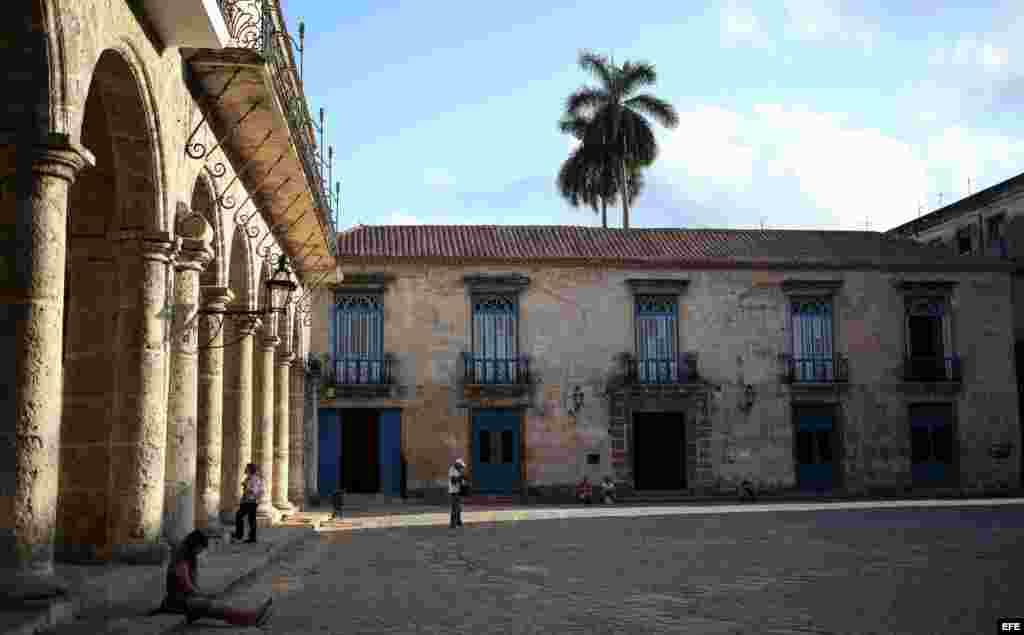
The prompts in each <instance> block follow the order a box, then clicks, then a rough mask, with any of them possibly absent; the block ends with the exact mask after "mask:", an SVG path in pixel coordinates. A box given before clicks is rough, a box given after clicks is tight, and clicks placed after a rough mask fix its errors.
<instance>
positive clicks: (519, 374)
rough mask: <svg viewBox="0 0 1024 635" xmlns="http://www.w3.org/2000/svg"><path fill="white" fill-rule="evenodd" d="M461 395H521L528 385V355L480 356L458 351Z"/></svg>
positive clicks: (491, 396)
mask: <svg viewBox="0 0 1024 635" xmlns="http://www.w3.org/2000/svg"><path fill="white" fill-rule="evenodd" d="M462 369H463V370H462V385H463V396H464V397H465V398H466V399H470V400H476V399H484V398H502V397H521V396H523V395H525V394H526V393H527V392H528V391H529V389H530V386H531V376H530V357H529V356H528V355H514V356H512V357H483V356H479V355H474V354H473V353H463V354H462Z"/></svg>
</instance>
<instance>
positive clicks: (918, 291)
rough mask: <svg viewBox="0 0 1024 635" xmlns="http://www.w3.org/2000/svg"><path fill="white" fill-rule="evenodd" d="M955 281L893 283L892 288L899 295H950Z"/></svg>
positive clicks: (898, 281) (905, 280)
mask: <svg viewBox="0 0 1024 635" xmlns="http://www.w3.org/2000/svg"><path fill="white" fill-rule="evenodd" d="M956 285H957V282H956V281H955V280H907V279H900V280H896V281H894V282H893V287H895V289H896V290H897V291H899V292H900V293H905V294H910V295H946V296H948V295H952V294H953V290H954V289H955V288H956Z"/></svg>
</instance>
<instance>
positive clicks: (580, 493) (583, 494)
mask: <svg viewBox="0 0 1024 635" xmlns="http://www.w3.org/2000/svg"><path fill="white" fill-rule="evenodd" d="M576 500H578V501H580V502H581V503H583V504H584V505H589V504H591V503H592V502H594V487H593V486H592V485H591V484H590V478H589V477H588V476H586V475H584V476H583V480H582V481H580V482H579V484H578V485H577V486H576Z"/></svg>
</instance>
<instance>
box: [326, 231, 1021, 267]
mask: <svg viewBox="0 0 1024 635" xmlns="http://www.w3.org/2000/svg"><path fill="white" fill-rule="evenodd" d="M338 255H339V258H340V259H341V261H342V266H344V263H345V261H346V260H347V261H385V262H395V261H409V262H412V261H434V262H438V261H461V262H465V261H481V262H485V261H491V262H498V261H505V262H510V261H511V262H523V261H528V262H538V261H545V262H549V263H552V264H554V263H562V264H583V263H589V264H603V265H627V266H628V265H632V266H645V267H721V266H726V267H737V266H740V267H742V266H756V267H776V266H778V267H784V266H797V267H807V266H821V267H829V268H837V267H841V268H852V267H869V268H876V267H886V268H889V267H896V268H904V267H906V268H916V269H930V268H935V269H944V270H950V269H961V270H978V269H981V270H1009V269H1011V268H1012V265H1009V264H1008V263H1007V262H1006V261H1002V260H999V259H996V258H991V257H982V256H958V255H955V254H953V253H952V252H951V251H949V250H948V249H943V248H937V247H929V246H927V245H922V244H919V243H916V242H914V241H912V240H909V239H901V238H897V237H893V236H887V235H884V234H881V233H879V232H863V231H820V230H780V229H765V230H757V229H677V228H665V229H649V228H641V229H629V230H625V229H603V228H600V227H580V226H566V225H356V226H355V227H352V228H351V229H348V230H346V231H343V232H341V233H340V234H338Z"/></svg>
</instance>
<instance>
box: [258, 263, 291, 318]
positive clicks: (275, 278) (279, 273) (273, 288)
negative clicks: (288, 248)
mask: <svg viewBox="0 0 1024 635" xmlns="http://www.w3.org/2000/svg"><path fill="white" fill-rule="evenodd" d="M266 285H267V296H266V297H267V302H268V304H267V306H265V307H264V311H265V312H266V313H268V314H270V313H277V314H282V313H284V312H286V311H287V310H288V303H289V302H291V298H292V294H293V293H294V292H295V289H296V288H298V285H296V284H295V283H294V282H292V269H291V267H289V266H288V258H287V257H285V255H284V254H281V255H280V256H278V257H277V268H276V269H275V270H274V275H272V276H270V278H269V279H268V280H267V282H266Z"/></svg>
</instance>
